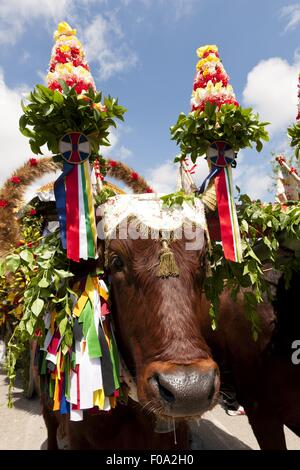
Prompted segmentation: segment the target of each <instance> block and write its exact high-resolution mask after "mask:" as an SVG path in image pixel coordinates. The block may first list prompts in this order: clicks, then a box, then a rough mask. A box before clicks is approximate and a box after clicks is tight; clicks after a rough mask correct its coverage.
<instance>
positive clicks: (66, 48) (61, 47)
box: [60, 46, 70, 52]
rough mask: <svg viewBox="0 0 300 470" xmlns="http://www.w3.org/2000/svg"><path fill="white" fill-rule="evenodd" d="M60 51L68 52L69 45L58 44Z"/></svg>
mask: <svg viewBox="0 0 300 470" xmlns="http://www.w3.org/2000/svg"><path fill="white" fill-rule="evenodd" d="M60 50H61V52H68V51H69V50H70V46H60Z"/></svg>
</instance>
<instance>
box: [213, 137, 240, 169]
mask: <svg viewBox="0 0 300 470" xmlns="http://www.w3.org/2000/svg"><path fill="white" fill-rule="evenodd" d="M206 155H207V159H208V160H210V161H211V163H212V164H213V165H214V166H217V167H219V168H224V167H226V166H229V165H231V164H232V162H233V161H234V160H235V152H234V150H233V149H232V148H231V147H230V145H229V144H228V143H227V142H223V141H219V142H213V143H212V144H211V146H210V147H209V148H208V150H207V154H206Z"/></svg>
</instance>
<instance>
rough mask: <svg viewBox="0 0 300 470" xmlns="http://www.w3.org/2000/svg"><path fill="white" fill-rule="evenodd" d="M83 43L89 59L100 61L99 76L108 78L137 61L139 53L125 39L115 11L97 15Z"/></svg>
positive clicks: (86, 29) (87, 30) (86, 32)
mask: <svg viewBox="0 0 300 470" xmlns="http://www.w3.org/2000/svg"><path fill="white" fill-rule="evenodd" d="M83 43H84V46H85V51H86V54H87V59H88V60H89V61H94V62H96V63H98V66H99V72H98V77H99V78H100V79H101V80H107V79H108V78H110V77H111V76H112V75H114V74H116V73H118V72H121V71H123V70H127V69H129V68H131V67H133V66H135V64H136V63H137V55H136V53H135V52H134V51H132V50H131V49H130V47H129V46H128V45H127V44H126V41H125V40H124V34H123V31H122V28H121V25H120V23H119V22H118V20H117V18H116V16H115V15H114V14H113V13H110V14H109V17H108V16H107V17H105V16H104V15H98V16H96V17H95V18H94V19H93V21H92V22H91V23H90V24H89V25H88V26H87V28H85V30H84V34H83Z"/></svg>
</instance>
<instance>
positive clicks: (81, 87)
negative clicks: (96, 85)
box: [75, 80, 92, 95]
mask: <svg viewBox="0 0 300 470" xmlns="http://www.w3.org/2000/svg"><path fill="white" fill-rule="evenodd" d="M89 86H92V85H91V84H89V83H85V82H84V81H83V80H79V82H78V83H77V84H76V86H75V91H76V93H77V94H78V95H80V94H81V93H82V92H83V90H85V91H88V89H89Z"/></svg>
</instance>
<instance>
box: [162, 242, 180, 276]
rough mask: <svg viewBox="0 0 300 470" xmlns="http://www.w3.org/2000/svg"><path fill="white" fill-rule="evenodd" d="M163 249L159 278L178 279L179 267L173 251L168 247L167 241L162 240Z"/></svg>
mask: <svg viewBox="0 0 300 470" xmlns="http://www.w3.org/2000/svg"><path fill="white" fill-rule="evenodd" d="M161 244H162V249H161V250H160V254H159V268H158V273H157V276H158V277H177V276H179V268H178V266H177V263H176V260H175V256H174V253H173V251H172V250H171V249H170V247H169V246H168V242H167V241H166V240H162V242H161Z"/></svg>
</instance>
